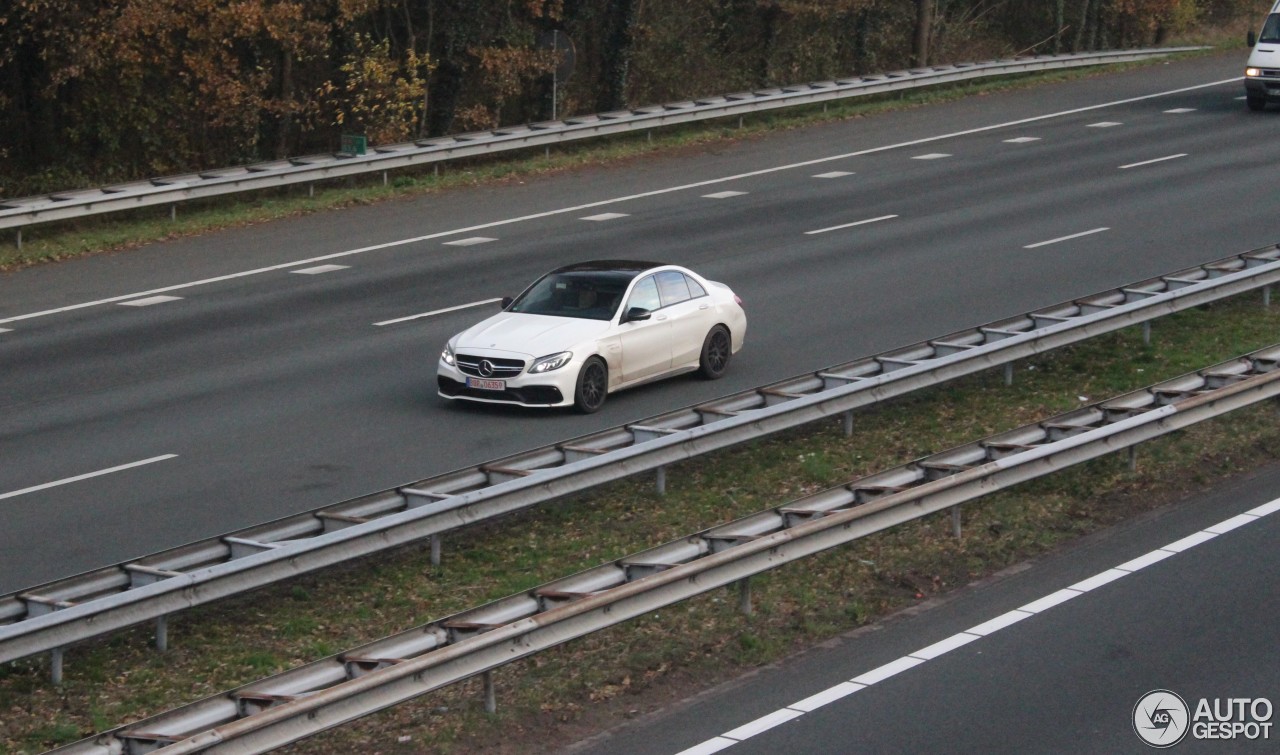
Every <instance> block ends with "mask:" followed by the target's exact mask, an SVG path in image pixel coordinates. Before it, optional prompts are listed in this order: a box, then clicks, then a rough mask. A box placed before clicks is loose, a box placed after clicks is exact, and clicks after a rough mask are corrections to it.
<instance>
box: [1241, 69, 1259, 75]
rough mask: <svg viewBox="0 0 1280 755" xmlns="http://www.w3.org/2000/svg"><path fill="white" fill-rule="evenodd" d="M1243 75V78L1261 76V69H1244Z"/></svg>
mask: <svg viewBox="0 0 1280 755" xmlns="http://www.w3.org/2000/svg"><path fill="white" fill-rule="evenodd" d="M1244 75H1245V76H1261V75H1262V69H1261V68H1246V69H1244Z"/></svg>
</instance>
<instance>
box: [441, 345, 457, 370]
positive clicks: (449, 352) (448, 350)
mask: <svg viewBox="0 0 1280 755" xmlns="http://www.w3.org/2000/svg"><path fill="white" fill-rule="evenodd" d="M440 361H441V362H444V363H445V364H447V365H449V366H450V367H452V366H453V363H454V361H456V360H454V358H453V344H448V343H446V344H445V345H444V351H442V352H440Z"/></svg>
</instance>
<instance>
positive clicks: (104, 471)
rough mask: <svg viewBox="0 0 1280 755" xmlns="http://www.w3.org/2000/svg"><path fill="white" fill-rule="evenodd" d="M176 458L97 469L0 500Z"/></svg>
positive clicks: (2, 496)
mask: <svg viewBox="0 0 1280 755" xmlns="http://www.w3.org/2000/svg"><path fill="white" fill-rule="evenodd" d="M177 457H178V455H177V454H164V455H162V456H152V457H151V458H150V459H143V460H141V461H132V462H129V463H128V464H121V465H120V466H118V467H111V468H109V469H99V470H98V471H97V472H88V473H86V474H82V475H76V476H75V477H67V478H65V479H62V480H55V481H53V482H46V483H44V484H43V485H33V486H31V487H29V488H23V489H22V490H14V491H12V492H9V493H0V500H4V499H5V498H16V497H17V496H20V495H26V494H27V493H34V492H36V491H38V490H48V489H49V488H56V487H58V486H59V485H69V484H71V483H73V482H80V481H81V480H88V479H90V478H93V477H101V476H103V475H109V474H112V473H113V472H123V471H124V470H126V469H133V468H134V467H141V466H143V465H146V464H154V463H156V462H157V461H165V460H167V459H176V458H177Z"/></svg>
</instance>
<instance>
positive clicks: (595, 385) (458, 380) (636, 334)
mask: <svg viewBox="0 0 1280 755" xmlns="http://www.w3.org/2000/svg"><path fill="white" fill-rule="evenodd" d="M746 333H747V315H746V313H745V312H743V310H742V300H741V299H739V298H738V297H737V296H736V295H735V294H734V293H733V291H731V290H730V289H729V287H728V286H726V285H724V284H723V283H716V282H715V281H709V280H707V279H706V278H703V277H702V276H700V275H698V274H697V273H694V272H693V271H691V270H686V269H685V268H683V267H677V266H676V265H662V264H657V263H652V262H628V261H614V260H609V261H599V262H583V263H579V264H576V265H569V266H568V267H562V268H560V269H558V270H552V271H551V272H549V273H547V274H546V275H544V276H542V277H541V278H539V279H538V280H537V281H536V282H534V284H533V285H531V286H529V288H527V289H525V291H524V293H522V294H520V295H519V296H518V297H516V298H515V299H514V300H510V299H504V300H503V307H502V312H500V313H498V314H496V315H494V316H493V317H490V318H489V319H487V320H484V321H482V322H480V323H479V324H477V325H475V326H473V327H471V328H468V329H467V330H464V331H462V332H461V333H459V334H458V335H456V336H454V337H453V338H450V339H449V343H447V344H446V345H445V347H444V351H442V352H441V354H440V363H439V364H438V365H437V367H436V382H437V383H438V385H439V390H440V395H441V396H443V397H445V398H448V399H462V400H466V401H483V402H489V403H502V404H518V405H521V406H576V407H577V408H578V409H579V410H580V411H582V412H587V413H590V412H594V411H596V410H597V409H599V408H600V407H601V406H603V405H604V400H605V397H606V396H607V395H608V394H609V393H612V392H614V391H620V390H622V389H624V388H630V387H632V386H635V385H640V384H641V383H648V382H650V381H653V380H658V379H660V378H665V377H669V376H671V375H676V374H679V373H682V372H693V371H695V370H697V371H699V372H701V373H702V375H703V376H704V377H706V378H709V379H712V380H715V379H716V378H719V377H721V376H722V375H724V372H725V368H727V367H728V366H729V358H730V357H731V356H732V355H733V354H736V353H737V352H738V349H740V348H742V340H743V337H744V336H746Z"/></svg>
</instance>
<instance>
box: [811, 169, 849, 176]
mask: <svg viewBox="0 0 1280 755" xmlns="http://www.w3.org/2000/svg"><path fill="white" fill-rule="evenodd" d="M852 175H853V172H852V171H847V170H832V171H827V172H826V173H819V174H818V175H816V176H814V178H844V177H845V176H852Z"/></svg>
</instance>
